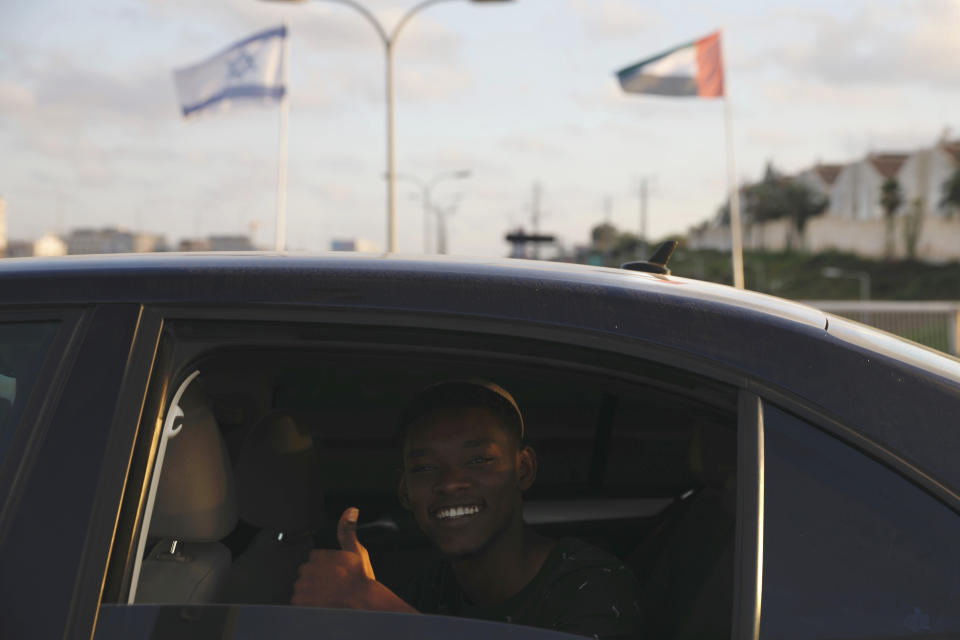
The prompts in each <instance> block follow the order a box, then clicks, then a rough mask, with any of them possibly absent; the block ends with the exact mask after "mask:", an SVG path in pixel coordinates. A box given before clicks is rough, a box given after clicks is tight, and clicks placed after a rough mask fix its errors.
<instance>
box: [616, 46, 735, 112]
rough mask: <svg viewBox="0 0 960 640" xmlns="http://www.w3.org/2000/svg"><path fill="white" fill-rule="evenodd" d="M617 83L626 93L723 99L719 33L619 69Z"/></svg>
mask: <svg viewBox="0 0 960 640" xmlns="http://www.w3.org/2000/svg"><path fill="white" fill-rule="evenodd" d="M617 79H619V80H620V86H621V87H623V90H624V91H626V92H627V93H652V94H656V95H661V96H699V97H701V98H722V97H723V95H724V94H723V57H722V54H721V52H720V32H719V31H716V32H714V33H711V34H710V35H708V36H706V37H705V38H700V39H699V40H696V41H694V42H688V43H687V44H682V45H680V46H679V47H674V48H673V49H670V50H669V51H664V52H663V53H661V54H658V55H655V56H653V57H652V58H647V59H646V60H641V61H640V62H638V63H636V64H633V65H630V66H629V67H627V68H626V69H621V70H620V71H618V72H617Z"/></svg>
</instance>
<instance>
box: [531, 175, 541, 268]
mask: <svg viewBox="0 0 960 640" xmlns="http://www.w3.org/2000/svg"><path fill="white" fill-rule="evenodd" d="M530 226H531V228H532V230H533V235H539V234H540V183H539V182H534V183H533V197H532V199H531V201H530ZM533 259H534V260H539V259H540V245H539V244H537V243H534V244H533Z"/></svg>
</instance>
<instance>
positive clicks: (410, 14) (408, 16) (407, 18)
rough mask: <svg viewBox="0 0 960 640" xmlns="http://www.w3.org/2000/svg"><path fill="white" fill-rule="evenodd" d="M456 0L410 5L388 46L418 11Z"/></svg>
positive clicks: (431, 0)
mask: <svg viewBox="0 0 960 640" xmlns="http://www.w3.org/2000/svg"><path fill="white" fill-rule="evenodd" d="M336 1H337V2H340V1H343V0H336ZM346 1H348V2H349V1H351V0H346ZM454 1H455V0H423V2H421V3H419V4H416V5H414V6H412V7H410V9H409V10H408V11H407V12H406V13H405V14H403V17H402V18H400V22H398V23H397V24H396V26H395V27H394V28H393V32H392V33H391V34H390V37H389V38H388V39H387V40H388V42H389V45H388V46H392V45H393V43H394V42H396V41H397V38H398V37H399V36H400V32H401V31H402V30H403V28H404V27H405V26H407V23H408V22H410V19H411V18H413V16H415V15H417V14H418V13H420V12H421V11H423V10H424V9H426V8H427V7H429V6H431V5H434V4H440V3H441V2H454Z"/></svg>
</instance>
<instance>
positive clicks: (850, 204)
mask: <svg viewBox="0 0 960 640" xmlns="http://www.w3.org/2000/svg"><path fill="white" fill-rule="evenodd" d="M907 157H908V156H907V154H905V153H871V154H870V155H868V156H867V157H866V158H864V159H863V160H858V161H857V162H851V163H850V164H848V165H846V166H845V167H844V168H843V169H841V170H840V173H839V174H838V175H837V177H836V180H835V181H834V183H833V188H832V189H831V191H830V205H829V206H828V207H827V212H826V215H829V216H835V217H837V218H842V219H844V220H878V219H881V218H883V209H882V208H881V207H880V189H881V187H883V183H884V182H885V181H886V180H887V179H888V178H897V177H898V175H899V172H900V169H901V167H903V165H904V163H905V162H906V160H907Z"/></svg>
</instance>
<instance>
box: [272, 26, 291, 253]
mask: <svg viewBox="0 0 960 640" xmlns="http://www.w3.org/2000/svg"><path fill="white" fill-rule="evenodd" d="M283 26H284V27H285V28H286V34H285V36H284V38H283V60H282V64H283V96H282V97H281V98H280V149H279V151H278V158H277V226H276V231H275V233H274V249H275V250H276V251H284V250H285V249H286V244H287V121H288V120H289V119H290V26H289V24H287V23H284V25H283Z"/></svg>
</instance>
